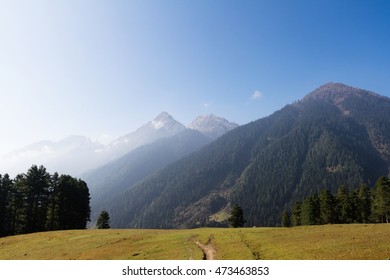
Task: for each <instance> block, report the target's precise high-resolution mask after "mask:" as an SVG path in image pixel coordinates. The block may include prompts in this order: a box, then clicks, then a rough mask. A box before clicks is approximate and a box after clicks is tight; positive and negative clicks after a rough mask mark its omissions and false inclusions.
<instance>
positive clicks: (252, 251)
mask: <svg viewBox="0 0 390 280" xmlns="http://www.w3.org/2000/svg"><path fill="white" fill-rule="evenodd" d="M389 238H390V227H389V225H388V224H380V225H379V224H378V225H327V226H310V227H296V228H241V229H232V228H230V229H226V228H225V229H222V228H220V229H211V228H202V229H191V230H134V229H127V230H78V231H75V230H68V231H54V232H42V233H34V234H26V235H17V236H11V237H5V238H0V244H1V246H0V259H2V260H10V259H11V260H32V259H33V260H52V259H57V260H58V259H59V260H73V259H76V260H90V259H92V260H111V259H117V260H127V259H133V260H189V259H193V260H201V259H203V258H204V253H203V251H202V250H201V248H200V246H199V244H201V245H206V244H207V246H208V247H209V248H212V249H213V250H214V258H215V259H218V260H237V259H244V260H253V259H262V260H267V259H268V260H302V259H303V260H314V259H325V260H350V259H353V260H387V259H389V258H390V244H389V242H387V241H388V240H389ZM197 242H198V243H197ZM197 244H198V245H197Z"/></svg>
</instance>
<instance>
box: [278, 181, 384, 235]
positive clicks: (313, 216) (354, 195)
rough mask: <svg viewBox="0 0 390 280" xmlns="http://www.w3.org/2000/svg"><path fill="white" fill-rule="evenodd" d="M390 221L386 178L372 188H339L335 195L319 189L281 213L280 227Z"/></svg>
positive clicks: (365, 186) (364, 186) (363, 186)
mask: <svg viewBox="0 0 390 280" xmlns="http://www.w3.org/2000/svg"><path fill="white" fill-rule="evenodd" d="M389 220H390V179H389V178H386V177H380V178H379V179H378V181H377V182H376V185H375V187H374V188H369V187H368V186H367V185H360V186H359V187H358V188H357V189H355V190H352V191H348V190H347V189H346V188H345V186H343V185H341V186H340V187H339V188H338V190H337V192H336V194H335V195H334V194H332V193H331V192H330V191H329V190H328V189H322V190H321V192H320V194H319V195H318V193H315V194H313V195H309V196H307V197H305V198H304V200H303V201H296V202H295V203H294V204H293V206H292V208H291V210H290V211H286V210H285V211H283V213H282V225H283V226H287V227H288V226H300V225H321V224H336V223H343V224H345V223H388V222H389Z"/></svg>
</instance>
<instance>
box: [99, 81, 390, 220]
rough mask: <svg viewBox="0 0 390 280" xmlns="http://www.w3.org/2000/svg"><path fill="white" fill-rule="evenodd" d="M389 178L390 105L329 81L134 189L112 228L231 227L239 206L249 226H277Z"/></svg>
mask: <svg viewBox="0 0 390 280" xmlns="http://www.w3.org/2000/svg"><path fill="white" fill-rule="evenodd" d="M389 174H390V99H389V98H387V97H383V96H380V95H378V94H375V93H372V92H369V91H366V90H362V89H358V88H354V87H350V86H347V85H344V84H339V83H328V84H325V85H323V86H321V87H319V88H318V89H316V90H314V91H313V92H311V93H309V94H308V95H306V96H305V97H304V98H302V99H301V100H300V101H297V102H294V103H293V104H289V105H287V106H285V107H283V108H282V109H280V110H279V111H276V112H275V113H273V114H271V115H270V116H268V117H265V118H262V119H259V120H257V121H254V122H251V123H248V124H246V125H242V126H239V127H237V128H235V129H233V130H231V131H229V132H227V133H226V134H224V135H222V136H221V137H219V138H217V139H216V140H214V141H212V142H210V143H209V144H207V145H206V146H204V147H203V148H201V149H200V150H198V151H195V152H193V153H191V154H189V155H188V156H185V157H183V158H181V159H179V160H177V161H175V162H173V163H171V164H169V165H166V166H165V167H163V168H161V169H159V170H158V171H156V172H155V173H153V174H151V175H149V176H147V177H145V178H144V179H143V180H140V181H138V182H137V183H135V184H128V185H127V188H126V189H125V190H124V191H122V192H121V193H120V194H116V196H114V197H112V198H110V199H108V200H107V201H106V202H105V207H106V209H107V210H108V211H109V213H110V216H111V221H112V226H113V227H136V228H186V227H196V226H212V225H224V224H225V223H226V217H227V215H228V213H229V211H230V209H231V206H232V205H233V204H234V203H237V204H239V205H240V206H241V207H242V208H243V210H244V213H245V217H246V219H247V225H248V226H255V225H256V226H274V225H277V224H278V223H279V222H280V215H281V212H282V210H284V209H286V208H287V206H290V205H291V204H292V203H293V202H294V201H296V200H298V199H302V198H303V197H304V196H307V195H309V194H312V193H314V192H316V191H318V190H319V189H322V188H324V187H326V188H328V189H329V190H331V191H333V192H334V191H335V190H336V189H337V188H338V187H339V186H340V185H341V184H342V185H345V186H346V187H347V189H353V188H356V187H357V186H358V185H359V184H368V185H372V184H373V183H374V182H375V181H376V179H377V178H378V177H380V176H388V175H389ZM122 190H123V189H122Z"/></svg>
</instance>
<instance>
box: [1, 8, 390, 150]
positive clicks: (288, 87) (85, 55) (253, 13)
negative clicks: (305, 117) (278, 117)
mask: <svg viewBox="0 0 390 280" xmlns="http://www.w3.org/2000/svg"><path fill="white" fill-rule="evenodd" d="M389 15H390V1H379V0H375V1H371V0H367V1H358V0H351V1H343V0H336V1H332V0H323V1H312V0H308V1H303V0H295V1H290V0H285V1H278V0H269V1H261V0H258V1H245V0H243V1H236V0H234V1H229V0H213V1H210V0H196V1H194V0H191V1H190V0H176V1H168V0H165V1H162V0H161V1H147V0H139V1H135V0H127V1H108V0H106V1H98V0H91V1H85V0H84V1H83V0H75V1H69V0H67V1H51V0H47V1H39V0H37V1H28V0H25V1H18V0H2V1H1V2H0V100H1V103H0V104H1V109H0V129H1V131H2V133H1V137H0V154H3V153H5V152H8V151H11V150H14V149H17V148H20V147H23V146H25V145H27V144H29V143H32V142H35V141H38V140H42V139H49V140H59V139H61V138H63V137H66V136H68V135H72V134H79V135H85V136H88V137H91V138H98V139H102V138H104V135H106V136H107V137H108V138H109V139H113V138H116V137H118V136H121V135H123V134H126V133H128V132H131V131H133V130H134V129H136V128H137V127H139V126H140V125H142V124H144V123H146V122H147V121H149V120H151V119H152V118H154V117H155V116H156V115H157V114H159V113H160V112H161V111H167V112H169V113H170V114H171V115H173V117H174V118H176V119H177V120H178V121H180V122H182V123H184V124H187V123H189V122H190V121H191V120H192V119H194V118H195V117H196V116H198V115H200V114H206V113H214V114H215V115H218V116H222V117H225V118H227V119H228V120H230V121H234V122H237V123H239V124H245V123H247V122H250V121H253V120H256V119H258V118H260V117H264V116H267V115H269V114H271V113H272V112H274V111H276V110H278V109H280V108H281V107H283V106H284V105H286V104H288V103H291V102H293V101H295V100H298V99H300V98H302V97H303V96H304V95H305V94H306V93H308V92H310V91H311V90H313V89H315V88H317V87H318V86H320V85H321V84H323V83H326V82H330V81H333V82H342V83H346V84H349V85H352V86H356V87H360V88H364V89H368V90H371V91H374V92H376V93H379V94H382V95H386V96H390V16H389Z"/></svg>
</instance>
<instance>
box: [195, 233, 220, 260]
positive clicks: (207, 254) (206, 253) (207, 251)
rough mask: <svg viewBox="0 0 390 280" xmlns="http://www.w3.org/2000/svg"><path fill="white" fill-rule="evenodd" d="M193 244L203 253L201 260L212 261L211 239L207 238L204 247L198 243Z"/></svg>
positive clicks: (213, 251) (212, 246) (213, 255)
mask: <svg viewBox="0 0 390 280" xmlns="http://www.w3.org/2000/svg"><path fill="white" fill-rule="evenodd" d="M195 244H196V245H197V246H198V247H199V248H200V249H201V250H202V251H203V259H204V260H214V259H215V247H214V245H213V244H212V243H211V238H209V240H208V241H207V243H206V245H203V244H202V243H200V242H199V241H196V242H195Z"/></svg>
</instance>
